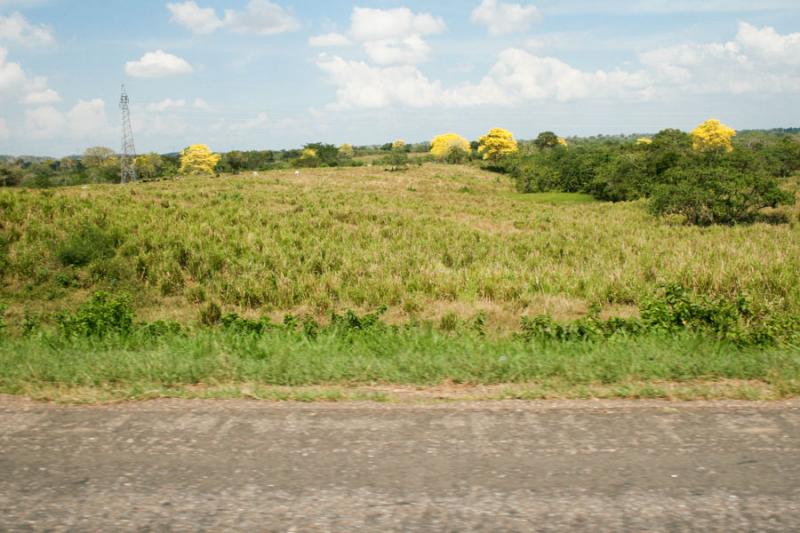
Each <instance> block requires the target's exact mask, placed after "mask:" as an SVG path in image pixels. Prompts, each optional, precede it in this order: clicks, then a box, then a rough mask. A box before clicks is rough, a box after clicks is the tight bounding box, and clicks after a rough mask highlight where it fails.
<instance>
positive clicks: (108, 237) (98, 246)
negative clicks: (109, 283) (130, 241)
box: [56, 224, 121, 266]
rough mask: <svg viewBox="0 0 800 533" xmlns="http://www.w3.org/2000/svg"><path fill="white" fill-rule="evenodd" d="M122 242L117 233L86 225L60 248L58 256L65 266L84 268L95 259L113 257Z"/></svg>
mask: <svg viewBox="0 0 800 533" xmlns="http://www.w3.org/2000/svg"><path fill="white" fill-rule="evenodd" d="M120 241H121V239H120V237H119V235H118V234H117V233H116V232H112V231H107V230H104V229H102V228H100V227H98V226H96V225H94V224H84V225H83V226H81V227H80V228H78V230H77V231H76V232H74V233H71V234H70V235H69V236H68V237H67V239H66V240H65V241H63V242H62V243H61V244H60V245H59V246H58V248H57V249H56V256H57V257H58V260H59V261H60V262H61V264H62V265H64V266H84V265H87V264H89V263H91V262H92V261H94V260H95V259H100V258H109V257H112V256H113V255H114V254H115V253H116V248H117V246H119V244H120Z"/></svg>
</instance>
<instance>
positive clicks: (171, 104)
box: [145, 98, 186, 112]
mask: <svg viewBox="0 0 800 533" xmlns="http://www.w3.org/2000/svg"><path fill="white" fill-rule="evenodd" d="M185 106H186V100H183V99H181V100H173V99H172V98H166V99H164V100H161V101H160V102H154V103H152V104H147V106H146V108H145V109H147V110H148V111H155V112H163V111H166V110H168V109H178V108H182V107H185Z"/></svg>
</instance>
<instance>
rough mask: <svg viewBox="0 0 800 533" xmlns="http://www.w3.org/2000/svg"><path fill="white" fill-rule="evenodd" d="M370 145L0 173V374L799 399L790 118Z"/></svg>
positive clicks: (153, 384) (24, 384) (104, 161)
mask: <svg viewBox="0 0 800 533" xmlns="http://www.w3.org/2000/svg"><path fill="white" fill-rule="evenodd" d="M792 143H794V144H792ZM387 144H388V146H383V147H374V152H371V153H370V154H367V155H363V152H361V155H359V153H360V152H359V151H360V150H364V149H363V148H359V147H352V146H349V145H344V146H342V147H339V148H336V147H332V146H330V145H308V146H306V147H305V148H304V149H303V150H301V151H298V153H297V154H295V155H296V157H293V158H292V159H291V160H290V161H291V162H286V161H285V160H284V162H283V163H281V165H280V166H278V167H277V168H276V169H274V170H272V171H270V172H267V173H258V174H255V175H254V173H253V172H250V171H249V168H248V167H247V163H242V164H241V165H239V164H236V163H234V166H235V167H236V170H233V169H232V168H230V167H225V165H226V164H231V161H235V160H236V157H238V156H233V157H232V156H231V155H230V154H222V155H221V156H219V155H216V154H213V152H211V151H210V150H209V149H208V148H207V147H205V146H203V145H195V146H192V147H189V148H187V150H185V151H184V152H183V154H182V155H183V160H182V161H180V159H179V160H178V161H176V164H175V172H176V173H177V172H179V169H180V168H183V172H182V174H181V175H182V176H183V177H180V178H178V179H158V180H154V181H151V182H142V183H138V184H134V185H130V186H119V185H114V184H106V183H102V181H103V180H96V181H101V182H100V183H95V182H91V183H88V182H79V185H77V186H67V187H47V186H43V187H30V186H29V187H5V188H2V189H0V213H1V214H2V215H1V216H0V279H2V288H0V303H2V309H0V311H2V312H0V317H2V320H0V392H5V393H12V394H28V395H32V396H36V397H53V398H57V397H64V396H69V397H74V394H75V391H78V390H81V391H90V390H95V391H97V390H100V391H105V392H104V393H103V394H104V397H108V398H111V397H143V396H147V395H158V394H166V395H173V394H183V393H187V394H190V393H189V392H187V391H190V390H194V391H195V392H196V393H197V394H205V393H204V392H202V391H209V390H211V389H214V390H221V389H220V388H222V389H225V390H229V391H239V390H245V389H243V388H242V387H244V386H245V385H247V387H286V386H293V387H299V386H311V387H327V388H328V389H326V390H327V391H328V392H327V393H320V394H323V396H324V394H328V393H330V391H331V390H334V389H335V388H336V387H356V388H357V387H374V386H386V385H392V384H394V385H406V386H436V385H439V386H441V385H442V384H454V385H485V386H500V385H502V384H511V385H516V386H518V387H523V388H516V389H514V390H515V391H516V392H514V393H513V394H512V393H508V394H509V395H510V397H528V396H530V397H535V396H537V395H538V396H541V397H575V396H591V395H605V396H625V397H640V396H648V397H659V396H666V397H671V394H672V393H670V392H669V391H670V390H672V391H674V390H675V388H674V387H675V386H678V387H679V389H680V391H682V392H680V394H679V396H680V397H693V396H694V397H716V396H725V397H741V398H751V397H769V398H775V397H785V396H792V395H797V394H798V393H800V371H799V370H800V337H799V336H798V335H799V333H798V332H800V283H798V272H800V211H798V206H797V205H796V202H795V198H796V196H797V192H798V176H797V171H798V169H800V153H795V152H796V150H797V148H796V145H797V146H800V143H798V142H797V141H796V140H794V139H793V138H792V137H790V136H785V135H778V134H739V135H737V136H733V135H731V134H730V132H728V131H727V130H725V129H724V127H723V125H721V124H714V123H711V124H705V125H704V126H703V129H699V131H698V132H696V133H695V135H694V136H690V135H687V134H683V133H681V132H674V131H667V132H661V133H659V134H658V135H655V136H653V137H652V138H650V137H641V138H613V139H606V138H603V139H563V138H561V137H558V136H557V135H556V134H554V133H549V132H546V133H544V134H542V135H540V136H539V138H537V139H536V140H535V141H534V142H531V143H526V142H522V141H516V140H515V139H514V138H513V136H512V135H511V134H510V133H509V132H506V131H505V130H500V129H494V130H492V131H490V132H489V133H487V135H485V136H484V137H482V138H481V139H480V140H479V141H476V142H475V143H469V141H466V140H465V139H463V138H462V137H460V136H458V135H455V134H446V135H442V136H440V137H437V138H436V139H434V140H433V141H432V143H431V144H430V145H424V146H421V145H409V144H407V143H405V142H403V141H400V140H398V141H394V142H392V143H387ZM420 150H425V151H424V152H421V151H420ZM91 157H95V159H91V158H90V159H89V160H88V161H91V163H90V165H94V166H92V167H91V168H101V167H102V165H108V166H109V167H110V168H113V165H114V162H113V161H111V162H109V159H110V158H113V157H115V156H114V155H113V152H111V154H109V153H107V152H105V151H102V150H93V151H92V153H91ZM226 158H227V163H226ZM359 158H361V159H359ZM334 161H335V162H336V164H333V162H334ZM4 168H6V169H7V168H9V166H8V164H6V167H4ZM659 169H660V170H659ZM387 171H392V172H387ZM109 172H110V171H109ZM217 174H219V175H217ZM6 175H7V172H6ZM576 180H577V181H576ZM581 180H583V181H581ZM23 181H24V180H23ZM51 185H52V183H51ZM612 185H613V186H612ZM608 191H618V192H619V191H624V194H621V193H620V195H619V196H613V195H610V193H609V192H608ZM614 194H617V193H614ZM612 196H613V197H612ZM740 204H741V205H740ZM742 205H744V206H745V207H742ZM676 206H677V207H676ZM709 206H710V207H709ZM226 387H227V388H226ZM247 390H250V389H247ZM336 390H338V389H336ZM146 391H150V392H147V393H146V394H145V392H146ZM691 391H695V392H694V393H693V392H691ZM86 394H88V395H89V396H91V394H90V393H86ZM230 394H233V395H235V394H237V393H236V392H230ZM242 394H244V393H242ZM276 394H277V393H276ZM330 394H332V396H336V394H333V393H330ZM337 394H338V393H337ZM70 395H72V396H70ZM268 396H270V395H269V394H268ZM345 396H346V395H345ZM270 397H272V396H270ZM369 397H370V398H373V399H374V396H373V395H369Z"/></svg>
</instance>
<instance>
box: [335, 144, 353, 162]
mask: <svg viewBox="0 0 800 533" xmlns="http://www.w3.org/2000/svg"><path fill="white" fill-rule="evenodd" d="M353 154H355V151H354V150H353V145H352V144H343V145H341V146H340V147H339V157H344V158H345V159H350V158H351V157H353Z"/></svg>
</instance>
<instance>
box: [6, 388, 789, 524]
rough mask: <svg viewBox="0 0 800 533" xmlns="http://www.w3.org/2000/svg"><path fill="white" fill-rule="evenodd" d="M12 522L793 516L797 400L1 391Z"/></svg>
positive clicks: (615, 520)
mask: <svg viewBox="0 0 800 533" xmlns="http://www.w3.org/2000/svg"><path fill="white" fill-rule="evenodd" d="M0 530H2V531H41V530H49V531H67V530H69V531H133V530H136V531H232V530H233V531H248V532H249V531H276V532H278V531H282V532H288V531H295V532H306V531H346V532H354V531H380V532H384V531H426V532H428V531H458V532H462V531H525V532H528V531H592V532H598V531H615V532H616V531H648V532H659V531H703V532H712V531H725V532H730V531H800V402H798V401H790V402H780V403H749V404H748V403H735V402H716V403H714V402H709V403H705V402H698V403H660V402H650V401H647V402H629V401H617V402H606V401H588V402H561V401H559V402H483V403H482V402H477V403H459V404H428V405H413V404H411V405H407V404H401V405H397V404H394V405H387V404H370V403H341V404H276V403H259V402H248V401H213V402H212V401H178V400H174V401H173V400H168V401H166V400H165V401H155V402H145V403H132V404H119V405H113V406H101V407H63V406H62V407H60V406H52V405H45V404H37V403H33V402H28V401H24V400H18V399H10V398H5V399H0Z"/></svg>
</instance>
